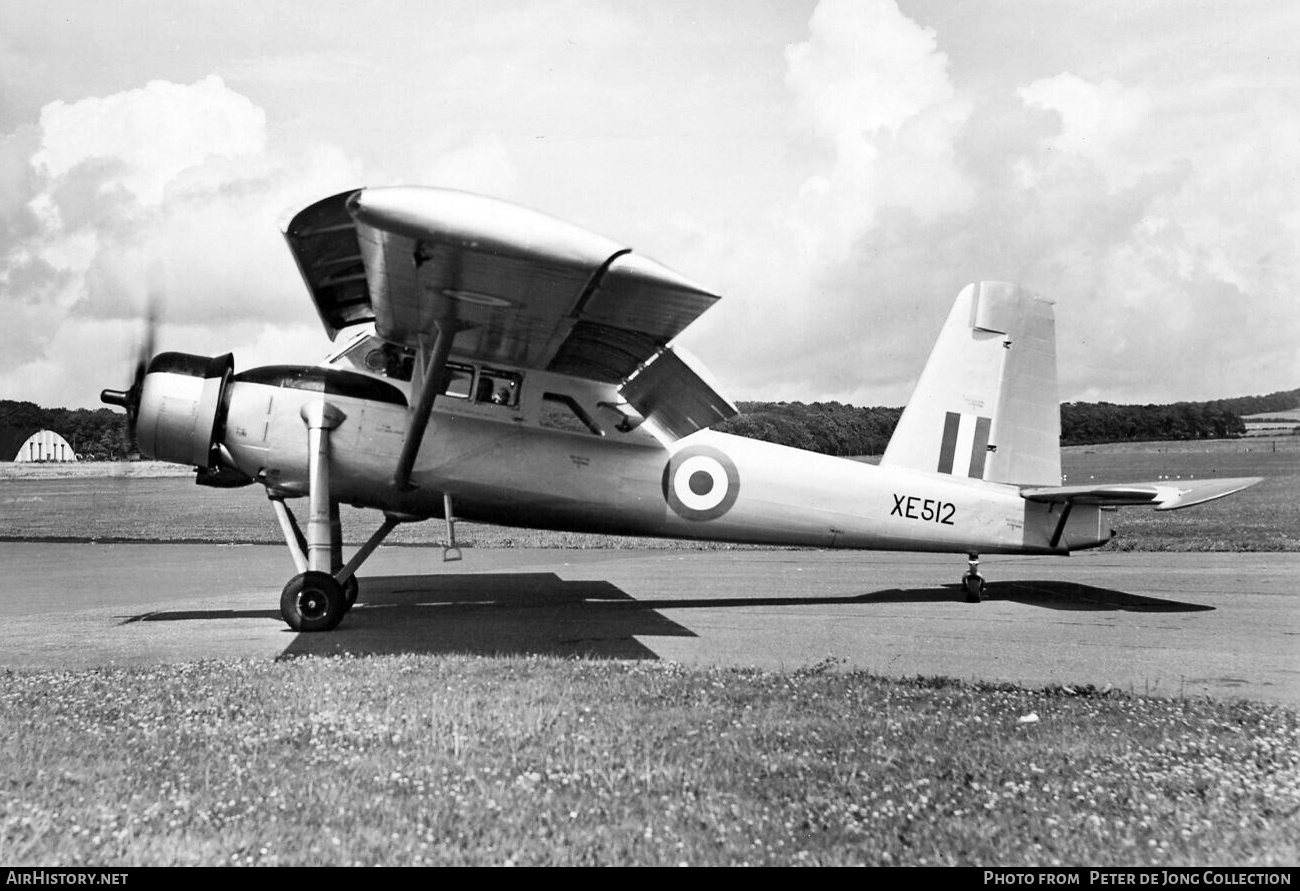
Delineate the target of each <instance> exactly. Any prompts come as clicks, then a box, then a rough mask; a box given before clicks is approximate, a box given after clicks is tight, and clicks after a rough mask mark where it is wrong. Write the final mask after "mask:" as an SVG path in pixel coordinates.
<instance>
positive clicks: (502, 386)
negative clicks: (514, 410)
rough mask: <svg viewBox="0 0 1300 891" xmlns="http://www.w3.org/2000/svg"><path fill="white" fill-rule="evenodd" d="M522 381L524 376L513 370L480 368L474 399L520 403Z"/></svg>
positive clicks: (499, 403)
mask: <svg viewBox="0 0 1300 891" xmlns="http://www.w3.org/2000/svg"><path fill="white" fill-rule="evenodd" d="M522 381H523V376H522V375H520V374H518V373H516V372H513V371H497V370H495V369H492V368H480V369H479V372H478V386H477V387H476V388H475V390H474V401H475V402H490V403H492V404H493V405H505V406H516V405H518V404H519V384H520V383H521V382H522Z"/></svg>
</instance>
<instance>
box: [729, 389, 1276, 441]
mask: <svg viewBox="0 0 1300 891" xmlns="http://www.w3.org/2000/svg"><path fill="white" fill-rule="evenodd" d="M737 408H739V409H740V414H738V415H736V416H735V417H734V418H730V419H728V420H727V421H724V422H723V423H722V424H719V425H717V427H716V428H715V429H717V430H720V431H722V432H724V433H734V434H737V435H739V436H748V437H750V438H751V439H761V440H764V441H766V442H774V443H778V444H780V445H788V446H794V447H795V448H801V449H808V450H809V451H813V452H822V453H823V454H827V455H842V456H849V455H879V454H881V453H883V452H884V451H885V446H886V445H887V444H888V443H889V437H890V436H892V435H893V433H894V426H895V425H896V424H897V423H898V418H899V416H900V415H901V414H902V412H903V410H902V409H901V408H879V407H877V408H859V407H857V406H853V405H844V404H842V403H839V402H814V403H810V404H805V403H802V402H741V403H739V404H738V405H737ZM1294 408H1300V389H1297V390H1287V391H1284V392H1279V393H1271V394H1269V395H1268V396H1243V397H1241V398H1238V399H1216V400H1212V401H1209V402H1176V403H1173V404H1171V405H1114V404H1111V403H1109V402H1065V403H1062V404H1061V445H1089V444H1092V443H1101V442H1142V441H1162V440H1183V439H1225V438H1229V437H1233V436H1241V435H1243V434H1244V433H1245V432H1246V425H1245V423H1244V422H1243V421H1242V420H1241V416H1242V415H1243V414H1258V413H1260V412H1266V411H1287V410H1290V409H1294Z"/></svg>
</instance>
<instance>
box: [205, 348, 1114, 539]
mask: <svg viewBox="0 0 1300 891" xmlns="http://www.w3.org/2000/svg"><path fill="white" fill-rule="evenodd" d="M341 364H342V365H343V367H346V368H348V369H349V370H347V371H341V372H340V371H330V372H327V371H326V370H323V369H322V370H320V371H319V372H316V371H307V370H302V369H300V370H299V371H298V373H297V376H295V374H294V373H293V369H288V370H285V369H278V370H277V369H254V370H253V371H250V372H245V373H243V374H240V375H236V376H235V378H234V379H233V380H232V381H231V382H230V384H229V388H228V393H227V395H226V401H227V405H228V409H227V411H226V417H225V419H224V429H223V432H222V437H221V444H222V446H223V447H224V449H225V450H226V454H227V456H228V460H230V461H233V463H234V465H235V466H236V467H238V469H239V470H240V471H242V472H243V473H245V474H247V475H248V476H249V477H251V478H253V479H255V480H257V481H259V482H261V483H263V484H265V485H266V486H267V487H268V488H270V489H272V490H274V491H275V492H276V493H278V494H281V495H285V496H288V497H293V496H296V495H304V494H306V493H307V491H308V456H307V451H308V440H307V436H306V431H305V428H304V423H303V419H302V409H303V407H304V406H306V405H308V404H309V403H312V402H315V401H318V400H321V399H324V400H327V401H328V402H329V403H330V404H331V405H332V406H333V407H334V408H336V409H337V410H338V411H340V412H341V413H342V414H343V415H344V420H343V421H342V423H340V424H339V425H338V427H337V428H335V429H334V430H332V431H331V434H330V443H329V452H330V466H331V481H332V486H333V493H334V497H335V498H337V499H338V500H340V501H342V502H344V503H350V504H354V505H357V506H361V507H369V508H376V509H380V510H386V511H390V512H399V513H402V514H408V515H414V516H420V517H439V516H442V514H443V505H444V501H443V496H444V494H447V495H450V496H451V499H452V503H453V512H454V514H455V516H456V517H457V518H462V519H469V520H478V521H484V522H489V523H499V524H505V525H512V526H526V527H537V528H550V529H562V530H572V531H585V532H600V533H608V534H617V535H635V536H661V537H673V538H690V539H709V540H717V541H730V542H739V543H755V544H768V545H797V546H810V547H824V548H860V549H880V550H909V551H939V552H955V553H980V554H992V553H1030V554H1047V553H1066V552H1068V551H1069V550H1071V549H1078V548H1084V547H1092V546H1096V545H1097V544H1100V543H1103V542H1105V541H1107V540H1109V538H1110V530H1109V528H1108V524H1107V523H1106V522H1105V519H1106V517H1105V515H1104V514H1103V513H1101V512H1099V511H1097V510H1096V509H1088V510H1077V511H1076V512H1075V513H1074V515H1072V516H1070V517H1069V518H1068V522H1067V524H1066V526H1065V529H1064V534H1063V535H1059V536H1057V538H1058V545H1057V546H1056V547H1052V546H1051V544H1050V542H1051V540H1052V538H1053V533H1054V531H1055V530H1056V528H1057V525H1058V522H1059V519H1060V518H1059V513H1054V512H1053V510H1052V508H1051V506H1049V505H1045V504H1039V503H1033V502H1029V501H1026V500H1025V499H1024V498H1022V497H1021V496H1020V494H1019V490H1018V489H1017V487H1015V486H1011V485H1004V484H998V483H989V482H985V481H982V480H971V479H964V478H959V477H953V476H950V475H944V474H937V473H936V474H931V473H923V472H918V471H914V470H906V469H901V468H893V467H880V466H876V465H873V464H870V463H866V462H862V461H856V460H851V459H847V458H837V457H831V456H826V455H820V454H816V453H812V452H806V451H803V450H800V449H794V448H789V447H785V446H780V445H775V444H771V443H766V442H761V441H757V440H752V439H747V438H743V437H737V436H731V435H727V434H723V433H717V432H714V431H710V430H701V431H698V432H696V433H694V434H692V435H690V436H687V437H685V438H683V439H680V440H676V441H666V440H665V438H664V437H662V436H659V435H656V432H655V431H654V430H653V429H650V428H652V427H653V425H651V424H645V425H640V426H637V425H633V424H628V423H626V418H625V417H623V416H622V415H620V414H619V412H618V411H617V408H616V403H617V394H616V392H615V388H614V386H613V385H602V384H598V383H595V382H592V381H588V380H582V379H577V378H569V377H564V376H560V375H549V374H546V373H544V372H538V371H529V372H527V373H526V374H525V373H524V372H521V371H517V370H512V369H502V368H491V369H486V368H483V367H481V366H472V365H470V364H469V363H453V364H454V367H456V368H458V369H463V370H464V373H465V374H467V375H469V378H470V379H469V380H467V381H465V382H464V383H463V385H458V384H452V385H450V386H449V388H448V390H449V392H448V394H445V395H440V396H439V397H438V399H437V401H436V403H435V408H434V412H433V416H432V419H431V422H430V424H429V425H428V429H427V430H426V431H425V434H424V437H423V441H422V443H421V447H420V450H419V452H418V455H417V459H416V463H415V466H414V470H413V473H412V476H411V481H412V482H413V483H414V485H415V488H414V489H412V490H410V491H399V490H397V489H396V488H395V487H394V486H393V485H392V476H393V470H394V466H395V463H396V461H397V457H398V455H399V454H400V452H401V449H402V444H403V441H404V438H405V436H406V430H407V426H408V408H407V402H408V399H407V396H408V395H409V384H408V383H406V382H405V381H403V380H401V379H400V378H401V376H402V375H401V374H400V373H398V374H397V375H396V376H395V377H391V378H390V377H387V376H386V375H383V374H379V373H375V374H370V375H362V374H361V373H359V372H358V371H356V370H353V369H354V368H355V367H356V365H357V364H358V363H356V362H354V363H353V364H351V365H347V364H346V363H341ZM485 379H490V380H491V381H492V383H493V384H494V385H495V384H501V383H503V382H504V383H506V384H509V389H510V390H511V392H504V393H502V395H503V397H504V398H501V399H499V400H498V399H496V398H494V397H495V395H496V390H497V389H498V388H497V387H495V386H493V387H490V388H485V387H482V386H478V385H476V382H478V383H479V384H481V383H482V382H483V381H484V380H485ZM331 381H332V383H331ZM340 382H343V383H340ZM367 382H370V383H367ZM344 384H346V385H344ZM372 385H373V386H372ZM476 391H477V392H476Z"/></svg>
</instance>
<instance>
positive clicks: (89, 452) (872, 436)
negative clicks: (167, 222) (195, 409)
mask: <svg viewBox="0 0 1300 891" xmlns="http://www.w3.org/2000/svg"><path fill="white" fill-rule="evenodd" d="M737 407H738V408H739V409H740V414H738V415H736V416H735V417H734V418H730V419H728V420H727V421H724V422H723V423H721V424H719V425H717V427H716V429H718V430H720V431H722V432H724V433H734V434H736V435H737V436H746V437H749V438H750V439H761V440H763V441H765V442H774V443H778V444H780V445H788V446H793V447H795V448H799V449H807V450H808V451H811V452H820V453H822V454H825V455H841V456H849V455H879V454H881V453H882V452H884V450H885V446H886V445H887V444H888V442H889V437H890V436H892V435H893V433H894V427H895V425H897V424H898V418H899V415H901V414H902V412H903V410H902V409H901V408H882V407H879V406H877V407H873V408H860V407H858V406H855V405H845V404H843V403H840V402H812V403H803V402H741V403H739V404H738V406H737ZM1295 408H1300V389H1296V390H1286V391H1283V392H1278V393H1270V394H1269V395H1267V396H1242V397H1239V398H1237V399H1216V400H1212V401H1209V402H1176V403H1173V404H1171V405H1113V404H1111V403H1109V402H1066V403H1062V405H1061V444H1062V445H1088V444H1091V443H1100V442H1134V441H1144V440H1149V441H1156V440H1178V439H1223V438H1226V437H1231V436H1240V435H1242V434H1243V433H1245V432H1246V425H1245V424H1244V423H1243V422H1242V420H1241V416H1242V415H1250V414H1259V413H1260V412H1267V411H1289V410H1291V409H1295ZM5 427H8V428H17V429H23V430H26V429H31V430H53V431H54V432H55V433H58V434H59V435H60V436H62V437H63V438H64V439H66V440H67V441H68V443H69V444H70V445H71V446H72V448H73V451H75V452H76V453H77V454H78V455H79V456H80V457H81V458H83V459H91V460H117V459H120V458H124V457H126V455H127V454H128V452H129V450H130V447H131V444H130V442H131V441H130V435H129V432H128V431H127V429H126V415H124V414H122V413H121V412H117V411H113V410H112V409H108V408H100V409H94V410H91V409H85V408H78V409H67V408H41V407H40V406H38V405H35V404H34V403H31V402H14V401H12V400H7V399H0V428H5Z"/></svg>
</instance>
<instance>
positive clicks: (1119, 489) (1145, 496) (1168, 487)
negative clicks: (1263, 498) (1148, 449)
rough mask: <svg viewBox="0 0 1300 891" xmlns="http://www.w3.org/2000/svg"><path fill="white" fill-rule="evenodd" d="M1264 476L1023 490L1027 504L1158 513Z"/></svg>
mask: <svg viewBox="0 0 1300 891" xmlns="http://www.w3.org/2000/svg"><path fill="white" fill-rule="evenodd" d="M1261 479H1263V477H1258V476H1253V477H1235V478H1232V479H1208V480H1179V481H1177V482H1170V481H1168V480H1162V481H1159V482H1149V483H1103V484H1101V485H1096V486H1042V487H1035V488H1027V489H1021V490H1020V494H1021V496H1022V497H1023V498H1024V499H1025V500H1026V501H1040V502H1047V503H1051V504H1097V505H1102V506H1104V507H1129V506H1133V505H1144V504H1146V505H1151V506H1152V507H1154V508H1155V509H1156V510H1178V509H1180V508H1184V507H1191V506H1192V505H1194V504H1204V503H1205V502H1207V501H1214V500H1215V499H1216V498H1224V497H1226V496H1228V495H1231V494H1233V493H1234V492H1240V491H1241V490H1242V489H1245V488H1248V487H1250V486H1253V485H1255V484H1256V483H1258V482H1259V481H1260V480H1261Z"/></svg>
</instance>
